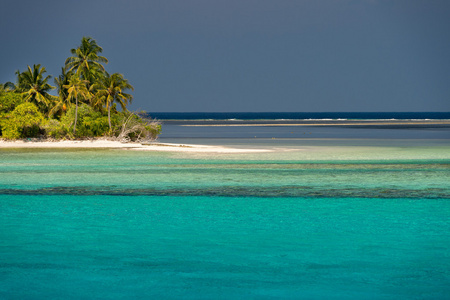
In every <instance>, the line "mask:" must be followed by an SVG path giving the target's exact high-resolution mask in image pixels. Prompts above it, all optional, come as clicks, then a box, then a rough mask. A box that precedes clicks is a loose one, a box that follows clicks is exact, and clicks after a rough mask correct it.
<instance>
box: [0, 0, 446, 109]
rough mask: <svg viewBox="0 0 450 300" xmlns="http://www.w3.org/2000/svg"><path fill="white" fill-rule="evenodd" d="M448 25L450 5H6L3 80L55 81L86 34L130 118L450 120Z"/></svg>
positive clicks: (54, 1)
mask: <svg viewBox="0 0 450 300" xmlns="http://www.w3.org/2000/svg"><path fill="white" fill-rule="evenodd" d="M449 16H450V1H448V0H442V1H439V0H423V1H419V0H225V1H222V0H160V1H154V0H127V1H125V0H123V1H119V0H87V1H86V0H65V1H61V0H41V1H35V0H33V1H29V0H1V10H0V28H1V29H2V30H1V34H0V43H1V46H0V65H1V68H0V82H3V83H4V82H6V81H13V82H14V81H15V78H16V77H15V72H16V71H17V70H20V71H24V70H25V69H26V68H27V65H30V66H32V65H33V64H41V65H42V66H44V67H45V68H46V69H47V74H49V75H52V76H53V77H57V76H58V75H59V74H60V73H61V68H62V67H63V66H64V62H65V60H66V58H67V57H68V56H70V49H72V48H76V47H78V46H79V45H80V41H81V38H82V37H83V36H88V37H92V38H93V39H95V40H96V41H97V43H98V44H99V45H100V46H101V47H102V48H103V55H104V56H105V57H106V58H108V60H109V63H108V65H107V66H106V70H107V71H108V72H109V73H115V72H118V73H122V74H124V76H125V78H127V79H128V80H129V81H130V83H131V84H132V85H133V86H134V92H133V96H134V99H133V103H132V104H131V105H130V107H129V108H130V109H131V110H146V111H149V112H239V111H241V112H386V111H394V112H395V111H411V112H417V111H419V112H420V111H450V17H449ZM51 82H52V83H53V79H52V80H51Z"/></svg>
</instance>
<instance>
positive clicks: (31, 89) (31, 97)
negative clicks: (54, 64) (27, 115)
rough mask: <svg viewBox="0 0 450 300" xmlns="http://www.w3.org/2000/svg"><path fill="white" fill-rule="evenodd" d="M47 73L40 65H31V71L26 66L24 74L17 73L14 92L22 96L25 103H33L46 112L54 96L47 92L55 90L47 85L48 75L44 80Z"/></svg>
mask: <svg viewBox="0 0 450 300" xmlns="http://www.w3.org/2000/svg"><path fill="white" fill-rule="evenodd" d="M45 72H47V71H46V70H45V68H44V67H42V68H41V65H40V64H38V65H33V69H31V67H30V66H28V69H27V70H26V71H25V72H22V73H20V71H17V72H16V74H17V86H16V90H17V91H18V92H20V93H21V94H22V96H23V97H24V100H25V101H27V102H34V103H35V104H36V105H37V106H38V107H41V108H43V109H44V110H47V109H48V107H49V105H50V103H51V102H52V101H53V100H54V96H52V95H50V94H49V93H48V92H49V91H51V90H53V89H55V87H53V86H51V85H50V84H49V83H48V80H49V79H50V78H51V76H50V75H48V76H47V77H45V78H44V73H45Z"/></svg>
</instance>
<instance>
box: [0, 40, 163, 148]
mask: <svg viewBox="0 0 450 300" xmlns="http://www.w3.org/2000/svg"><path fill="white" fill-rule="evenodd" d="M102 52H103V49H102V48H101V47H100V46H99V45H98V44H97V42H96V41H95V40H94V39H92V38H90V37H83V38H82V39H81V44H80V46H79V47H78V48H74V49H71V50H70V53H71V54H72V56H70V57H68V58H67V59H66V61H65V65H64V67H63V68H62V69H61V74H60V75H59V76H58V77H56V78H55V80H54V82H55V85H56V87H54V86H52V85H50V83H49V80H50V79H51V77H52V76H50V75H47V76H45V73H46V69H45V67H41V65H40V64H37V65H36V64H35V65H33V67H30V66H28V67H27V69H26V70H25V71H23V72H20V71H17V72H16V75H17V78H16V83H15V84H13V83H11V82H7V83H4V84H0V134H1V136H0V138H4V139H18V138H29V137H40V138H58V139H60V138H83V137H96V136H108V137H120V138H121V139H125V140H136V139H153V138H156V136H157V135H158V134H159V133H160V130H161V126H160V125H159V124H158V123H157V122H149V121H147V120H144V119H142V118H141V117H139V116H137V115H136V114H133V113H131V112H129V111H128V110H127V105H128V104H129V103H130V102H131V100H132V99H133V96H132V95H131V94H129V93H128V92H129V91H130V90H133V86H132V85H131V84H130V83H129V82H128V80H127V79H125V78H124V76H123V75H122V74H120V73H114V74H111V75H110V74H109V73H108V72H107V71H106V70H105V67H104V65H103V64H107V63H108V59H106V58H105V57H103V56H101V55H100V54H101V53H102ZM55 89H56V91H55V92H56V93H57V95H56V96H54V95H51V94H50V92H51V91H53V90H55ZM117 104H118V105H119V106H120V108H121V110H122V111H118V109H117ZM130 120H133V121H132V122H131V121H130ZM130 124H133V125H132V128H130V126H131V125H130ZM125 133H126V134H125Z"/></svg>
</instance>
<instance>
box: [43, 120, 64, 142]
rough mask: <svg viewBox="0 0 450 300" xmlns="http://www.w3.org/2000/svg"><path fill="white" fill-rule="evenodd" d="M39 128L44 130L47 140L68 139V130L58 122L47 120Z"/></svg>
mask: <svg viewBox="0 0 450 300" xmlns="http://www.w3.org/2000/svg"><path fill="white" fill-rule="evenodd" d="M41 127H42V128H43V129H44V130H45V135H46V136H47V137H49V138H54V139H64V138H70V134H69V132H70V131H69V129H70V128H69V127H68V126H66V125H65V124H63V123H62V122H60V121H58V120H55V119H49V120H47V121H46V122H45V123H44V124H43V125H42V126H41Z"/></svg>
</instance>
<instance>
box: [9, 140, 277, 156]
mask: <svg viewBox="0 0 450 300" xmlns="http://www.w3.org/2000/svg"><path fill="white" fill-rule="evenodd" d="M51 148H56V149H58V148H59V149H73V148H79V149H94V148H97V149H102V148H103V149H124V150H138V151H165V152H201V153H251V152H270V151H271V150H269V149H243V148H231V147H223V146H209V145H190V144H171V143H159V142H153V143H131V142H129V143H124V142H120V141H111V140H105V139H93V140H62V141H46V140H43V141H41V140H29V141H28V140H18V141H5V140H0V149H51Z"/></svg>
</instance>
